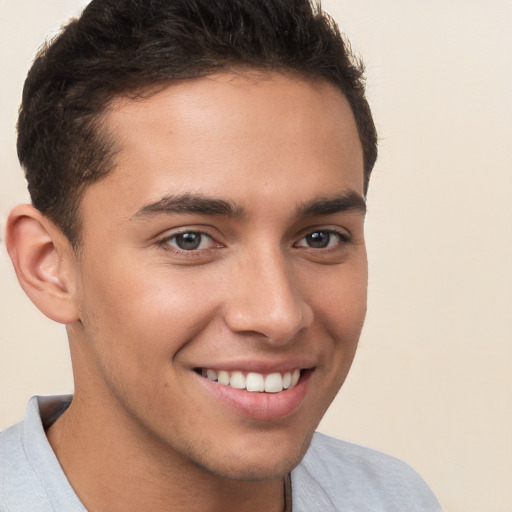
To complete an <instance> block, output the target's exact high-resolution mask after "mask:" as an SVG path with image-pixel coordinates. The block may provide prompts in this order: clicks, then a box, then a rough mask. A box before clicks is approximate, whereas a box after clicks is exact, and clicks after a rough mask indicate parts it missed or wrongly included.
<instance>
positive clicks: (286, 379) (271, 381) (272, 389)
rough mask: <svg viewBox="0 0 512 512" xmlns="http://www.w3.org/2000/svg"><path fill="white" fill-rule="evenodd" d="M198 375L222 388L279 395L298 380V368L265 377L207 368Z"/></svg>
mask: <svg viewBox="0 0 512 512" xmlns="http://www.w3.org/2000/svg"><path fill="white" fill-rule="evenodd" d="M200 373H201V375H202V376H203V377H206V378H207V379H209V380H211V381H214V382H218V383H219V384H221V385H223V386H230V387H232V388H235V389H245V390H247V391H250V392H253V393H279V392H281V391H283V390H285V389H290V388H293V387H294V386H295V385H296V384H297V382H299V379H300V370H299V369H298V368H296V369H295V370H293V371H289V372H285V373H279V372H275V373H269V374H267V375H264V374H262V373H257V372H249V373H244V372H241V371H232V372H228V371H225V370H218V371H217V370H212V369H209V368H203V369H201V371H200Z"/></svg>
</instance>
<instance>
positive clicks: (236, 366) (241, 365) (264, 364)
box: [193, 358, 315, 374]
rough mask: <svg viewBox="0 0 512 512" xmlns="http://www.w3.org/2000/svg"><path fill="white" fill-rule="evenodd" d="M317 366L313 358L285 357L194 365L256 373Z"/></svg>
mask: <svg viewBox="0 0 512 512" xmlns="http://www.w3.org/2000/svg"><path fill="white" fill-rule="evenodd" d="M314 367H315V364H314V362H313V361H311V360H307V359H304V358H293V359H285V360H280V361H263V360H261V359H260V360H249V359H243V360H234V361H222V362H218V361H216V362H207V363H204V364H202V363H201V364H197V365H194V366H193V368H194V369H202V368H207V369H210V370H217V371H219V370H225V371H228V372H234V371H241V372H256V373H262V374H267V373H285V372H290V371H293V370H295V369H296V368H298V369H299V370H309V369H312V368H314Z"/></svg>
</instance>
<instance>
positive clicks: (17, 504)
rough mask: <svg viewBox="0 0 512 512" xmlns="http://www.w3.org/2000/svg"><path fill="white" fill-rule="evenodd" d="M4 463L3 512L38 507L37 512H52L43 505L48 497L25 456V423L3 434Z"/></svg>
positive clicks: (0, 480) (0, 471) (0, 453)
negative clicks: (47, 511) (31, 506)
mask: <svg viewBox="0 0 512 512" xmlns="http://www.w3.org/2000/svg"><path fill="white" fill-rule="evenodd" d="M0 460H1V461H2V463H1V464H0V512H11V511H12V512H17V511H20V512H21V511H22V510H26V507H27V506H29V505H36V504H37V506H38V509H37V510H41V511H45V510H51V509H49V508H48V509H47V508H45V506H44V505H43V504H44V503H47V502H48V500H47V496H46V493H45V491H44V489H43V488H42V486H41V483H40V481H39V479H38V478H37V475H36V473H35V471H34V468H33V467H32V465H31V464H30V461H29V460H28V458H27V455H26V453H25V449H24V442H23V423H18V424H16V425H13V426H12V427H9V428H8V429H7V430H4V431H3V432H0ZM41 505H43V506H42V507H41Z"/></svg>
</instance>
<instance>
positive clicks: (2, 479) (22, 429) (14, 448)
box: [0, 396, 85, 512]
mask: <svg viewBox="0 0 512 512" xmlns="http://www.w3.org/2000/svg"><path fill="white" fill-rule="evenodd" d="M69 402H70V397H69V396H62V397H33V398H31V400H30V401H29V403H28V405H27V410H26V414H25V418H24V419H23V421H22V422H21V423H18V424H17V425H13V426H12V427H10V428H8V429H7V430H5V431H4V432H1V433H0V461H1V463H0V512H27V511H36V510H37V512H54V511H55V510H66V512H85V508H84V507H83V506H82V504H81V503H80V501H79V499H78V497H77V496H76V494H75V492H74V491H73V489H72V488H71V485H70V484H69V482H68V481H67V479H66V476H65V474H64V472H63V471H62V468H61V467H60V465H59V462H58V460H57V457H56V456H55V454H54V452H53V450H52V448H51V446H50V443H49V442H48V439H47V438H46V434H45V431H44V425H43V423H47V422H49V421H52V419H53V418H54V417H56V415H57V414H58V412H59V411H62V410H63V408H64V407H65V406H67V405H68V404H69ZM42 412H43V413H44V414H43V415H42V416H41V413H42Z"/></svg>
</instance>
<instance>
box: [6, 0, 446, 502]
mask: <svg viewBox="0 0 512 512" xmlns="http://www.w3.org/2000/svg"><path fill="white" fill-rule="evenodd" d="M18 131H19V138H18V152H19V157H20V161H21V163H22V165H23V167H24V169H25V171H26V176H27V180H28V186H29V190H30V193H31V197H32V201H33V204H32V205H20V206H18V207H16V208H15V209H14V210H13V211H12V213H11V215H10V217H9V220H8V226H7V231H6V240H7V245H8V249H9V253H10V255H11V258H12V260H13V264H14V267H15V269H16V273H17V275H18V278H19V281H20V284H21V286H22V287H23V289H24V290H25V291H26V293H27V294H28V295H29V297H30V298H31V299H32V301H33V302H34V303H35V304H36V305H37V307H38V308H39V309H40V310H41V311H42V312H43V313H44V314H45V315H47V316H48V317H50V318H51V319H53V320H55V321H57V322H61V323H64V324H66V326H67V331H68V336H69V342H70V349H71V357H72V364H73V372H74V378H75V393H74V395H73V398H72V399H71V397H45V398H42V397H39V398H34V399H32V400H31V401H30V403H29V405H28V409H27V415H26V418H25V420H24V421H23V422H22V423H21V424H19V425H16V426H14V427H12V428H10V429H8V430H7V431H5V432H4V433H2V434H1V436H0V454H1V457H2V458H1V460H2V466H1V470H0V510H2V511H9V512H13V511H24V512H26V511H28V510H30V511H32V510H33V511H47V510H48V511H50V510H53V511H55V510H58V511H61V510H62V511H68V512H69V511H84V510H89V511H91V512H96V511H106V510H108V511H123V512H129V511H150V512H157V511H158V512H163V511H182V510H183V511H190V510H194V511H218V510H219V511H220V510H222V511H231V510H233V511H234V510H236V511H237V512H240V511H280V512H281V511H283V510H288V511H290V510H293V511H304V512H305V511H308V512H311V511H322V512H325V511H329V510H332V511H354V510H368V511H369V510H372V511H373V510H379V511H381V510H386V511H392V512H398V511H404V512H405V511H407V512H411V511H415V510H417V511H428V512H431V511H437V510H440V507H439V504H438V503H437V501H436V499H435V498H434V497H433V495H432V493H431V492H430V490H429V489H428V487H427V486H426V485H425V484H424V483H423V481H422V480H421V479H420V478H419V477H418V476H417V475H416V474H415V473H414V472H413V471H412V470H411V469H410V468H408V467H407V466H406V465H405V464H403V463H401V462H399V461H397V460H396V459H393V458H390V457H387V456H384V455H382V454H379V453H376V452H373V451H371V450H368V449H364V448H361V447H357V446H354V445H350V444H347V443H344V442H342V441H337V440H334V439H331V438H328V437H326V436H321V435H319V434H315V433H314V431H315V428H316V426H317V425H318V423H319V421H320V419H321V418H322V416H323V414H324V413H325V411H326V409H327V407H328V406H329V404H330V403H331V401H332V400H333V398H334V397H335V395H336V393H337V392H338V390H339V388H340V387H341V385H342V384H343V381H344V379H345V377H346V375H347V373H348V370H349V368H350V365H351V362H352V360H353V357H354V354H355V351H356V347H357V342H358V339H359V335H360V331H361V327H362V325H363V321H364V316H365V311H366V284H367V263H366V252H365V242H364V232H363V226H364V214H365V195H366V191H367V187H368V181H369V176H370V172H371V169H372V167H373V165H374V162H375V159H376V153H377V151H376V132H375V127H374V124H373V121H372V117H371V113H370V110H369V107H368V104H367V102H366V99H365V96H364V87H363V78H362V73H361V69H360V67H359V66H358V65H357V64H356V63H355V62H354V59H353V58H352V56H351V55H350V53H349V52H348V49H347V46H346V44H345V43H344V41H343V39H342V38H341V36H340V35H339V32H338V30H337V28H336V26H335V24H334V23H333V22H332V20H331V19H330V18H329V17H328V16H327V15H325V14H324V13H322V12H321V10H320V9H319V8H316V7H314V6H312V4H310V3H309V1H308V0H268V1H261V0H229V1H226V0H222V1H218V0H152V1H149V0H93V1H92V2H91V4H90V5H89V6H88V7H87V8H86V9H85V11H84V13H83V15H82V16H81V18H80V19H79V20H76V21H72V22H71V23H70V24H69V25H68V26H67V27H66V29H65V30H64V31H63V32H62V33H61V35H60V36H59V37H58V38H57V39H55V40H54V41H53V42H52V43H51V44H50V45H49V46H48V47H46V48H45V49H43V50H42V51H41V52H40V54H39V56H38V57H37V59H36V61H35V63H34V65H33V67H32V69H31V70H30V72H29V75H28V77H27V81H26V84H25V89H24V94H23V102H22V107H21V110H20V117H19V124H18Z"/></svg>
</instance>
